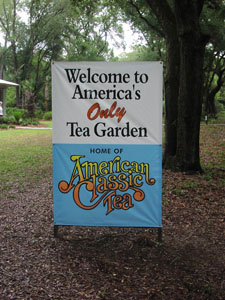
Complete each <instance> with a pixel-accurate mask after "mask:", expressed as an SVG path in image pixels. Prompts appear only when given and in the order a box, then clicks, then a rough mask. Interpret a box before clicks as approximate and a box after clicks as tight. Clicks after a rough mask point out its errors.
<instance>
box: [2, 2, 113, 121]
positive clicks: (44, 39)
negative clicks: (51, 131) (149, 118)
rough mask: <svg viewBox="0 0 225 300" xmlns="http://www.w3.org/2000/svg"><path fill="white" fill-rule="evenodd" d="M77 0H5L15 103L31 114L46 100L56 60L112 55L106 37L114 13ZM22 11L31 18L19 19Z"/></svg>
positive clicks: (7, 57)
mask: <svg viewBox="0 0 225 300" xmlns="http://www.w3.org/2000/svg"><path fill="white" fill-rule="evenodd" d="M75 4H76V5H71V1H68V0H62V1H57V0H42V1H39V0H23V1H21V0H20V1H18V0H3V4H2V10H1V11H2V15H1V16H0V27H1V28H2V31H3V33H4V38H5V48H4V50H2V51H4V62H5V63H7V66H8V72H7V74H8V75H9V77H12V78H9V79H12V80H14V81H16V82H18V83H19V84H20V91H21V93H20V94H18V95H17V106H18V107H21V106H26V108H28V110H29V113H30V115H33V113H34V109H35V108H36V107H37V106H39V107H41V108H43V107H44V105H45V104H44V102H45V94H44V90H45V86H46V82H47V81H48V80H47V78H49V76H50V69H51V62H52V61H53V60H63V59H67V60H68V59H72V60H81V59H82V60H94V59H95V60H105V59H107V58H111V57H112V55H113V54H112V53H109V50H108V43H107V41H106V39H105V32H107V30H109V29H110V25H109V21H108V20H110V21H111V20H112V17H110V18H109V17H108V15H105V14H104V13H102V14H100V7H97V5H96V4H95V3H93V1H90V0H86V1H78V0H76V1H75ZM97 8H98V10H97ZM0 9H1V6H0ZM19 11H23V12H24V11H25V12H26V16H27V19H28V20H27V21H25V20H21V18H20V16H19ZM99 14H100V15H99ZM103 18H104V20H103ZM107 18H108V19H107ZM101 24H103V25H104V26H102V25H101ZM0 55H1V52H0ZM0 57H1V56H0ZM2 62H3V61H2Z"/></svg>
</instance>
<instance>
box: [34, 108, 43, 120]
mask: <svg viewBox="0 0 225 300" xmlns="http://www.w3.org/2000/svg"><path fill="white" fill-rule="evenodd" d="M43 115H44V113H43V111H42V110H41V109H38V110H36V111H35V112H34V116H35V118H37V119H42V118H43Z"/></svg>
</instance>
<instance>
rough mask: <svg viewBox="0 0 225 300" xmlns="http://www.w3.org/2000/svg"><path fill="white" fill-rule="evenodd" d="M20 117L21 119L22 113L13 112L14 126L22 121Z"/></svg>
mask: <svg viewBox="0 0 225 300" xmlns="http://www.w3.org/2000/svg"><path fill="white" fill-rule="evenodd" d="M22 117H23V112H21V111H15V112H14V118H15V120H16V124H20V120H21V119H22Z"/></svg>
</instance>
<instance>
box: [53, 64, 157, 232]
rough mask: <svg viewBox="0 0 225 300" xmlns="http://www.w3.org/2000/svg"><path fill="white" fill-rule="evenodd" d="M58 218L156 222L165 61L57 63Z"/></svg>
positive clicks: (148, 224)
mask: <svg viewBox="0 0 225 300" xmlns="http://www.w3.org/2000/svg"><path fill="white" fill-rule="evenodd" d="M52 87H53V90H52V97H53V202H54V223H55V225H80V226H83V225H86V226H129V227H132V226H141V227H161V226H162V223H161V181H162V169H161V161H162V136H161V132H162V130H161V126H162V64H161V63H160V62H112V63H109V62H54V63H53V64H52Z"/></svg>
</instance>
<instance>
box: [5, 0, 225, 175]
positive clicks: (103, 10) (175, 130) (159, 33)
mask: <svg viewBox="0 0 225 300" xmlns="http://www.w3.org/2000/svg"><path fill="white" fill-rule="evenodd" d="M125 22H129V24H130V25H131V27H132V29H133V30H134V31H136V32H138V33H139V34H140V43H137V44H136V45H135V46H134V47H133V51H131V52H130V53H123V54H121V55H120V56H118V57H116V56H115V55H114V52H113V50H114V48H115V47H117V46H118V43H119V44H120V45H121V44H123V43H124V39H123V30H122V28H123V26H122V25H123V23H125ZM224 25H225V1H223V0H126V1H124V0H99V1H90V0H83V1H78V0H62V1H56V0H41V1H40V0H23V1H21V0H20V1H19V0H3V1H1V3H0V30H1V34H2V43H1V45H0V78H3V79H6V80H10V81H14V82H16V83H18V84H19V85H20V87H19V88H18V89H16V92H15V90H12V89H9V90H8V92H7V108H10V107H11V108H12V107H14V108H15V107H16V108H19V109H26V110H27V111H28V114H29V116H31V117H32V116H34V115H35V113H36V115H38V114H40V115H41V112H43V111H51V62H52V61H54V60H55V61H60V60H69V61H78V60H79V61H96V60H105V61H119V60H161V61H163V62H164V68H165V73H164V79H165V80H164V82H165V85H164V87H165V88H164V90H165V91H164V95H165V99H164V100H165V134H166V137H165V151H164V160H163V162H164V167H165V168H169V169H177V170H183V171H201V166H200V158H199V130H200V122H201V118H202V117H203V118H204V116H205V115H207V116H211V117H218V114H222V115H224V110H225V108H224V107H225V88H224V81H225V67H224V65H225V51H224V49H225V47H224V45H225V32H224V27H225V26H224ZM112 45H113V46H112Z"/></svg>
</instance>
